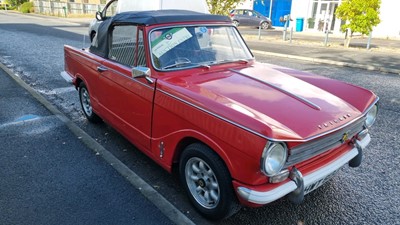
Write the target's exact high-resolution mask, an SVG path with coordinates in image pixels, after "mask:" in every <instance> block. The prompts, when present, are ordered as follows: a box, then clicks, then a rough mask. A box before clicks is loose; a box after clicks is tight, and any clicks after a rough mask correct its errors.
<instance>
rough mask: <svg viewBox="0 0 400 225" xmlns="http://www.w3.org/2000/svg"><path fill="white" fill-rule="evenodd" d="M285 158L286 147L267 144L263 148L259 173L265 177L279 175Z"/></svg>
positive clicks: (277, 144) (271, 143)
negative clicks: (261, 172)
mask: <svg viewBox="0 0 400 225" xmlns="http://www.w3.org/2000/svg"><path fill="white" fill-rule="evenodd" d="M286 157H287V149H286V145H284V144H283V143H274V142H269V143H268V144H267V146H265V148H264V152H263V155H262V158H261V171H263V173H265V175H267V176H274V175H276V174H277V173H279V172H280V171H281V170H282V168H283V166H284V165H285V162H286Z"/></svg>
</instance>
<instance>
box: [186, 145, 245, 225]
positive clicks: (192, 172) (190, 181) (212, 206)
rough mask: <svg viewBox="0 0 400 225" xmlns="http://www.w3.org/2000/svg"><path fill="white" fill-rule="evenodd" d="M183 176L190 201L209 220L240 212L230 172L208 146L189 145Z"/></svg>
mask: <svg viewBox="0 0 400 225" xmlns="http://www.w3.org/2000/svg"><path fill="white" fill-rule="evenodd" d="M179 173H180V179H181V182H182V184H183V185H184V187H185V189H186V192H187V193H188V195H189V199H190V201H191V202H192V204H193V205H194V206H195V208H196V209H197V210H198V211H199V212H200V213H202V214H203V215H204V216H205V217H207V218H209V219H214V220H219V219H224V218H227V217H229V216H231V215H233V214H235V213H236V212H237V211H239V209H240V205H239V203H238V201H237V199H236V196H235V193H234V191H233V186H232V178H231V176H230V174H229V171H228V169H227V168H226V166H225V164H224V162H223V161H222V159H221V158H220V157H219V156H218V155H217V154H216V153H215V152H214V151H212V150H211V149H210V148H208V147H207V146H205V145H203V144H199V143H195V144H191V145H189V146H188V147H187V148H186V149H185V150H184V152H183V153H182V156H181V159H180V165H179Z"/></svg>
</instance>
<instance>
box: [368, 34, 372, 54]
mask: <svg viewBox="0 0 400 225" xmlns="http://www.w3.org/2000/svg"><path fill="white" fill-rule="evenodd" d="M371 39H372V32H370V33H369V36H368V43H367V50H369V49H370V48H371Z"/></svg>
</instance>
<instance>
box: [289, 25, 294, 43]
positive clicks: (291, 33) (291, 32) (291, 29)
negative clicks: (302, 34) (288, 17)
mask: <svg viewBox="0 0 400 225" xmlns="http://www.w3.org/2000/svg"><path fill="white" fill-rule="evenodd" d="M289 37H290V44H291V43H292V37H293V27H291V28H290V36H289Z"/></svg>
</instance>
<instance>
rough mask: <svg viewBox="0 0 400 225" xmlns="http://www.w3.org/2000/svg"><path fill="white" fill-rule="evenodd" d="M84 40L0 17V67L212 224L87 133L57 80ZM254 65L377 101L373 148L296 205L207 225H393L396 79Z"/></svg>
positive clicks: (78, 31) (70, 94) (189, 212)
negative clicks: (338, 83) (358, 90)
mask: <svg viewBox="0 0 400 225" xmlns="http://www.w3.org/2000/svg"><path fill="white" fill-rule="evenodd" d="M86 33H87V27H83V26H79V25H77V24H73V23H66V22H63V21H62V20H58V19H43V18H37V17H32V16H25V15H15V14H12V15H9V14H5V13H3V12H0V34H1V37H0V62H2V63H3V64H5V65H7V66H8V67H9V68H10V69H12V70H13V71H14V72H15V73H16V74H17V75H18V76H20V77H21V78H22V79H23V80H24V81H25V82H26V83H28V84H29V85H30V86H32V87H33V88H35V89H36V90H38V91H39V92H40V93H41V94H42V95H43V96H44V97H45V98H46V99H48V100H49V101H50V102H51V103H52V104H54V105H55V106H57V107H58V108H59V109H60V110H61V111H62V112H63V113H64V114H66V115H67V116H68V117H69V118H70V119H71V120H73V121H74V122H76V123H77V124H78V125H79V126H80V127H81V128H82V129H84V130H85V131H86V132H87V133H88V134H89V135H91V136H92V137H93V138H95V139H96V140H97V141H98V142H99V143H100V144H102V145H103V146H104V147H105V148H106V149H107V150H109V151H110V152H112V153H113V154H114V155H115V156H116V157H117V158H119V159H120V160H121V161H122V162H124V163H125V164H126V165H127V166H128V167H129V168H131V169H132V170H133V171H135V172H136V173H137V174H139V175H140V176H141V177H142V178H143V179H144V180H145V181H146V182H147V183H149V184H150V185H152V186H153V187H154V188H155V189H156V190H157V191H159V192H160V193H161V194H162V195H163V196H164V197H165V198H166V199H167V200H169V201H170V202H171V203H172V204H174V205H175V206H176V207H177V208H178V209H179V210H181V211H182V212H183V213H185V214H186V216H188V217H189V218H190V219H192V221H194V222H195V223H197V224H213V223H212V222H210V221H207V220H205V219H203V218H202V217H201V216H200V215H199V214H198V213H196V211H195V210H194V209H193V208H192V207H191V205H190V204H189V202H188V200H187V198H186V196H185V195H184V192H183V188H182V187H181V186H180V184H179V182H178V179H177V177H176V176H174V175H170V174H168V173H166V172H165V171H164V170H162V169H161V168H160V167H159V166H157V165H156V164H155V163H153V162H152V161H151V160H150V159H149V158H147V157H146V156H144V155H143V154H142V153H140V152H139V151H138V150H136V149H135V147H134V146H133V145H131V144H130V143H129V142H128V141H127V140H126V139H124V138H122V137H121V136H120V135H119V134H118V133H116V132H115V131H114V130H113V129H112V128H110V127H109V126H107V125H106V124H102V125H93V124H89V123H88V122H87V121H86V120H85V118H84V116H83V115H82V113H81V111H80V106H79V101H78V93H77V92H76V91H75V90H74V89H73V88H71V87H70V86H69V85H68V84H66V83H65V81H64V80H63V79H62V78H61V77H60V76H59V73H60V71H62V70H63V65H64V64H63V47H62V46H63V45H64V44H69V45H72V46H75V47H82V46H83V47H86V46H88V44H87V43H86V44H83V40H84V38H83V34H86ZM86 39H87V37H86ZM254 48H256V46H255V47H254ZM256 58H257V59H258V60H259V61H262V62H266V63H272V64H278V65H283V66H286V67H291V68H294V69H300V70H305V71H309V72H313V73H317V74H320V75H323V76H326V77H331V78H334V79H339V80H343V81H346V82H350V83H353V84H356V85H360V86H363V87H366V88H368V89H371V90H373V91H374V92H375V93H377V94H378V95H379V97H380V98H381V101H380V111H379V118H378V120H377V122H376V124H375V126H374V127H373V128H372V129H371V135H372V138H373V140H372V142H371V144H370V145H369V147H368V148H367V149H366V150H365V152H364V156H365V157H364V161H363V163H362V165H361V166H360V167H359V168H355V169H354V168H348V167H344V168H343V169H342V170H340V171H338V173H337V175H336V176H335V177H334V178H333V179H332V180H331V181H330V182H328V183H326V184H325V185H324V186H322V187H321V188H319V189H317V190H316V191H314V192H312V193H310V194H309V195H307V196H306V198H305V201H304V202H303V203H302V204H301V205H293V204H291V203H289V202H288V201H287V200H285V199H282V200H278V201H276V202H274V203H272V204H269V205H267V206H264V207H261V208H257V209H251V208H243V209H242V210H241V211H240V212H239V213H238V214H236V215H235V216H233V217H231V218H229V219H227V220H224V221H221V222H219V223H215V224H301V223H304V224H400V219H399V216H398V212H400V197H399V193H400V184H399V181H398V180H399V179H398V178H399V177H400V173H399V171H400V169H399V168H400V165H399V164H400V156H399V154H398V149H399V148H400V139H399V137H400V129H399V126H400V97H399V93H398V91H399V90H400V77H399V76H398V75H391V74H384V73H379V72H371V71H365V70H359V69H352V68H342V67H335V66H326V65H320V64H313V63H308V62H307V63H305V62H303V61H295V60H287V59H281V58H270V57H263V56H259V55H256ZM82 154H83V153H82ZM105 176H107V175H105ZM65 197H66V198H67V196H65Z"/></svg>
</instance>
